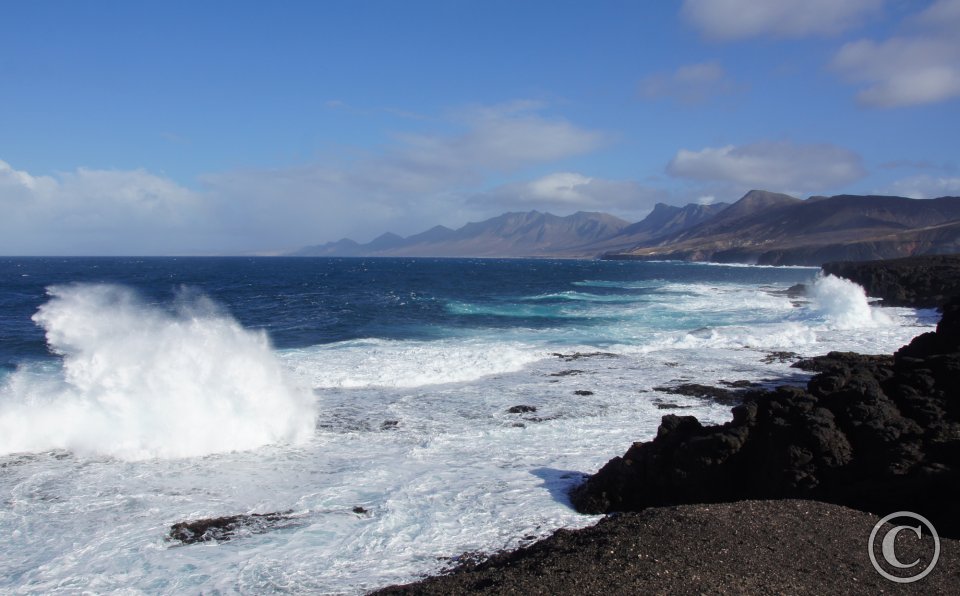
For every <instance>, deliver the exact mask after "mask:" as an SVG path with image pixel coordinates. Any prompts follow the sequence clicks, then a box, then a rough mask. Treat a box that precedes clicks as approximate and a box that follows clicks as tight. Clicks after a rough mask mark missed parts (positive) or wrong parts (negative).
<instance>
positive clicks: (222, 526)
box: [170, 511, 296, 544]
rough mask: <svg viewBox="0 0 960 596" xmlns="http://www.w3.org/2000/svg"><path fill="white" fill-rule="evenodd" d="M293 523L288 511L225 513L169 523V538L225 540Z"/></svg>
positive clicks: (187, 540)
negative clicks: (222, 515) (218, 515)
mask: <svg viewBox="0 0 960 596" xmlns="http://www.w3.org/2000/svg"><path fill="white" fill-rule="evenodd" d="M295 524H296V521H295V518H294V516H293V515H292V513H291V512H290V511H283V512H273V513H249V514H243V515H227V516H224V517H214V518H207V519H198V520H194V521H187V522H180V523H176V524H173V525H172V526H170V538H171V539H173V540H179V541H180V542H182V543H184V544H193V543H196V542H210V541H214V540H216V541H217V542H224V541H227V540H233V539H234V538H238V537H240V536H242V535H244V534H262V533H264V532H269V531H271V530H276V529H279V528H285V527H290V526H293V525H295Z"/></svg>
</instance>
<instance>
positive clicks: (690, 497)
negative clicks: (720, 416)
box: [571, 301, 960, 536]
mask: <svg viewBox="0 0 960 596" xmlns="http://www.w3.org/2000/svg"><path fill="white" fill-rule="evenodd" d="M958 348H960V301H954V302H952V303H950V304H948V305H946V306H945V307H944V314H943V319H942V320H941V322H940V324H939V325H938V327H937V331H936V332H934V333H927V334H924V335H921V336H919V337H917V338H916V339H915V340H914V341H913V342H911V343H910V344H909V345H907V346H905V347H904V348H902V349H901V350H899V351H898V352H897V354H896V355H895V356H893V357H889V356H862V355H859V354H850V353H838V352H834V353H831V354H828V355H827V356H825V357H821V358H815V359H811V360H810V361H807V362H806V363H804V367H805V368H808V369H813V370H817V371H820V372H819V373H818V374H817V375H815V376H814V377H813V378H812V379H811V380H810V382H809V383H808V385H807V388H806V390H804V389H801V388H799V387H779V388H777V389H776V390H773V391H749V392H747V393H746V394H744V396H743V403H742V404H741V405H739V406H737V407H735V408H734V409H733V420H732V421H731V422H728V423H726V424H724V425H721V426H709V427H704V426H702V425H701V424H700V423H699V422H698V421H697V420H696V419H695V418H693V417H690V416H684V417H679V416H674V415H668V416H664V418H663V421H662V423H661V426H660V429H659V431H658V432H657V436H656V438H655V439H654V440H653V441H650V442H646V443H635V444H634V445H633V446H632V447H631V448H630V449H629V450H628V451H627V452H626V454H624V456H623V457H617V458H614V459H613V460H611V461H610V462H608V463H607V464H606V465H605V466H604V467H603V468H602V469H601V470H600V471H599V472H597V474H595V475H594V476H592V477H591V478H590V479H589V480H588V481H587V482H585V483H584V484H582V485H581V486H579V487H577V488H576V489H574V491H573V493H572V495H571V497H572V501H573V503H574V505H575V506H576V507H577V509H578V510H580V511H583V512H586V513H602V512H611V511H638V510H641V509H643V508H645V507H650V506H656V505H673V504H679V503H706V502H720V501H733V500H741V499H769V498H787V497H789V498H794V497H796V498H808V499H818V500H822V501H827V502H833V503H838V504H843V505H848V506H852V507H856V508H859V509H864V510H867V511H872V512H874V513H880V514H886V513H890V512H892V511H897V510H909V511H914V512H917V513H920V514H922V515H925V516H927V517H928V518H929V519H930V520H931V521H932V522H933V523H934V525H935V526H936V527H937V529H938V531H940V532H941V533H943V534H945V535H953V536H958V535H960V397H958V396H957V394H956V388H957V387H960V351H958Z"/></svg>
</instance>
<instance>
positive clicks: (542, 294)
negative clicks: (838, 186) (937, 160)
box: [0, 258, 936, 594]
mask: <svg viewBox="0 0 960 596" xmlns="http://www.w3.org/2000/svg"><path fill="white" fill-rule="evenodd" d="M796 283H805V284H807V285H808V287H809V288H810V291H809V292H808V295H807V296H806V297H801V298H797V297H795V296H794V297H791V296H789V295H788V294H787V293H786V292H785V290H786V289H787V288H788V287H790V286H792V285H794V284H796ZM935 320H936V318H935V315H934V313H932V312H927V311H919V312H918V311H914V310H910V309H881V308H879V307H876V306H871V305H870V304H869V302H868V299H867V297H865V296H864V294H863V291H862V289H860V288H859V287H858V286H856V285H854V284H852V283H850V282H846V281H844V280H839V279H836V278H829V277H828V278H820V277H818V272H817V270H815V269H809V268H772V267H746V266H720V265H703V264H688V263H644V262H629V261H609V262H605V261H568V260H494V259H324V258H316V259H314V258H75V259H64V258H0V496H2V499H0V536H4V537H5V540H3V541H0V592H13V593H21V592H22V593H34V592H36V593H52V592H58V591H62V592H69V593H76V592H83V591H91V592H96V593H101V592H114V591H124V590H129V591H131V592H151V593H154V592H156V593H200V592H204V593H215V592H219V593H264V592H272V591H277V592H292V593H346V594H354V593H361V592H363V591H365V590H369V589H372V588H376V587H378V586H382V585H386V584H389V583H395V582H401V581H409V580H412V579H415V578H416V577H418V576H419V575H421V574H425V573H432V572H436V571H438V570H440V569H442V568H444V567H445V566H448V565H450V564H452V561H453V560H454V558H455V557H456V556H457V555H459V554H460V553H463V552H468V551H493V550H497V549H502V548H510V547H516V546H518V545H520V544H524V543H526V542H529V541H531V540H533V539H535V538H539V537H543V536H545V535H547V534H549V533H550V532H552V531H554V530H556V529H557V528H560V527H581V526H584V525H589V524H592V523H594V522H595V521H596V519H597V518H596V517H591V516H582V515H579V514H577V513H576V512H574V511H573V510H572V509H571V508H570V507H569V503H568V501H567V499H566V492H567V490H569V488H570V487H571V486H573V485H574V484H575V483H577V482H579V481H580V480H581V479H582V478H583V474H588V473H592V472H594V471H596V469H597V468H599V467H600V466H601V465H602V464H603V463H605V462H606V461H607V460H608V459H610V458H611V457H613V456H614V455H619V454H622V453H623V452H624V451H625V450H626V449H627V447H629V445H630V444H631V443H632V442H633V441H637V440H644V439H649V438H651V437H652V436H653V435H654V434H655V432H656V428H657V425H658V424H659V421H660V417H661V416H662V415H663V414H665V413H671V412H680V413H684V414H691V415H695V416H697V417H698V418H700V419H701V421H703V422H704V423H720V422H724V421H726V420H728V419H729V418H730V412H729V408H727V407H724V406H720V405H717V404H714V403H712V402H710V401H708V400H701V399H698V398H692V397H682V396H677V395H672V394H670V393H666V392H663V391H661V390H658V389H657V388H658V387H663V386H669V385H671V384H677V383H680V382H697V383H705V384H716V383H718V382H720V381H733V380H749V381H754V382H759V383H768V384H769V383H775V382H783V381H786V382H803V380H804V379H805V378H806V377H805V376H804V374H803V373H800V372H798V371H797V370H795V369H791V368H789V366H788V364H789V363H787V362H781V361H780V360H779V359H777V358H770V357H769V356H770V354H771V353H772V352H781V351H789V352H795V353H798V354H800V355H804V356H808V355H816V354H820V353H825V352H827V351H829V350H834V349H840V350H855V351H860V352H865V353H884V352H891V351H893V350H894V349H896V348H897V347H899V346H900V345H902V344H904V343H906V342H907V341H909V340H910V339H911V338H912V337H913V336H915V335H917V334H919V333H922V332H923V331H926V330H928V329H929V328H930V327H931V326H932V325H933V324H934V322H935ZM515 405H525V406H532V407H533V408H535V411H528V412H524V413H520V414H513V413H510V412H509V409H510V408H511V407H512V406H515ZM355 507H362V508H363V510H364V511H365V512H366V513H362V514H358V513H355V512H354V508H355ZM270 511H292V512H293V515H294V519H295V523H293V524H291V525H290V526H288V527H285V528H282V529H277V530H274V531H270V532H266V533H261V534H253V533H251V534H250V535H247V536H243V537H241V538H239V539H237V540H234V541H230V542H224V543H220V544H217V543H208V544H201V545H191V546H182V545H177V544H175V543H172V542H170V541H169V540H167V539H166V534H167V532H168V530H169V526H170V525H171V524H173V523H176V522H178V521H184V520H188V519H196V518H199V517H215V516H221V515H232V514H237V513H264V512H270Z"/></svg>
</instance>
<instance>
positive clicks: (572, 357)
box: [551, 352, 617, 362]
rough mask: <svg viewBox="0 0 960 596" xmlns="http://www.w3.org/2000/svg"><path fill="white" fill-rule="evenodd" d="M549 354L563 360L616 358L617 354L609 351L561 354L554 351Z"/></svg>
mask: <svg viewBox="0 0 960 596" xmlns="http://www.w3.org/2000/svg"><path fill="white" fill-rule="evenodd" d="M551 355H552V356H556V357H557V358H559V359H560V360H563V361H564V362H570V361H571V360H580V359H581V358H617V354H613V353H611V352H574V353H573V354H561V353H560V352H554V353H553V354H551Z"/></svg>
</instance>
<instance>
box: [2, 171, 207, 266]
mask: <svg viewBox="0 0 960 596" xmlns="http://www.w3.org/2000/svg"><path fill="white" fill-rule="evenodd" d="M0 209H2V210H3V212H4V213H5V217H4V218H3V222H2V223H0V231H2V233H0V238H2V240H0V252H3V254H77V253H84V254H110V253H115V252H116V250H117V248H118V247H119V246H124V247H125V248H124V249H121V250H126V251H128V252H129V253H137V254H140V253H148V252H153V251H154V250H157V249H158V248H160V247H164V248H165V249H166V250H168V251H171V252H177V251H176V248H175V247H176V246H177V243H178V242H184V241H188V240H189V239H188V238H186V237H184V236H183V235H182V234H183V233H184V232H187V231H188V229H189V227H190V226H189V224H190V222H191V221H195V220H196V219H198V218H199V217H200V216H201V211H202V205H201V204H200V195H198V194H197V193H195V192H194V191H191V190H189V189H186V188H184V187H181V186H179V185H178V184H176V183H175V182H173V181H172V180H170V179H168V178H164V177H162V176H157V175H154V174H151V173H149V172H146V171H144V170H132V171H119V170H94V169H89V168H78V169H77V170H75V171H73V172H66V173H60V174H57V175H55V176H33V175H31V174H30V173H28V172H25V171H22V170H15V169H13V167H12V166H10V165H9V164H7V163H6V162H3V161H0Z"/></svg>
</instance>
